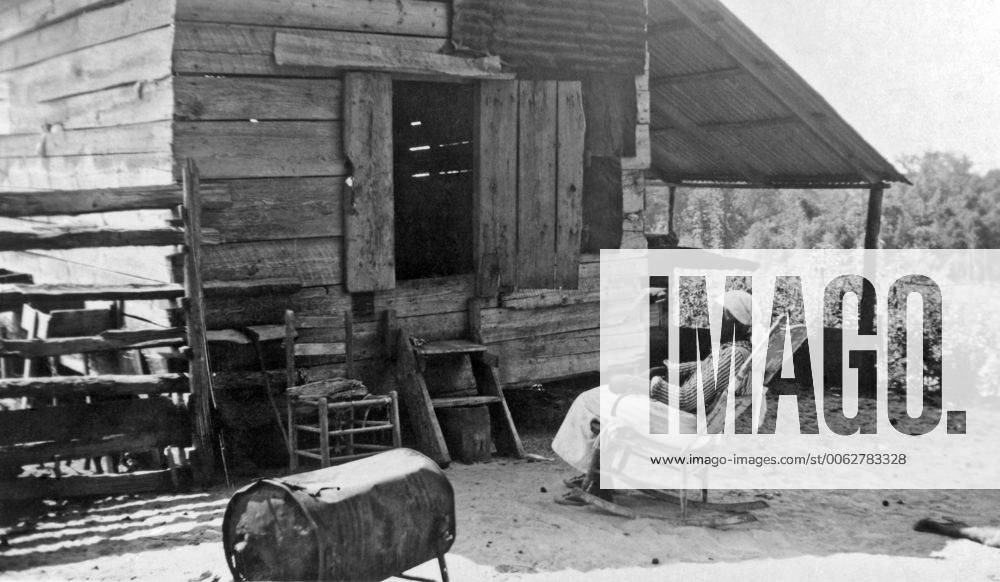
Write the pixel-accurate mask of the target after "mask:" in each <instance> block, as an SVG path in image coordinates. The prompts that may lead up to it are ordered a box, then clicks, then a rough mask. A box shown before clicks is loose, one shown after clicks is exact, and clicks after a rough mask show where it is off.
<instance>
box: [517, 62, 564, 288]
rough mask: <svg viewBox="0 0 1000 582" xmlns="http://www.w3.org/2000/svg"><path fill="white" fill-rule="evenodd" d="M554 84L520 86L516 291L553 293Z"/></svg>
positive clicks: (526, 83) (555, 161)
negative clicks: (548, 290) (538, 289)
mask: <svg viewBox="0 0 1000 582" xmlns="http://www.w3.org/2000/svg"><path fill="white" fill-rule="evenodd" d="M556 88H557V83H556V82H553V81H520V82H519V94H520V110H519V119H518V126H519V136H520V137H519V140H518V204H517V206H518V223H517V225H518V226H517V228H518V234H517V240H518V257H517V258H518V261H517V286H518V287H522V288H523V287H542V288H552V287H555V286H556V285H553V282H554V274H555V273H554V269H555V237H556V232H555V229H556V165H557V159H556V143H557V142H556V139H557V132H556V121H557V107H558V105H557V103H558V93H557V89H556Z"/></svg>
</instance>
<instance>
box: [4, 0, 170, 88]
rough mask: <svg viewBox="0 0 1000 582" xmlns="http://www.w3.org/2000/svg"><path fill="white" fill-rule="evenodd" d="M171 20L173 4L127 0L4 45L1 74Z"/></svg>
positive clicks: (155, 0) (150, 0)
mask: <svg viewBox="0 0 1000 582" xmlns="http://www.w3.org/2000/svg"><path fill="white" fill-rule="evenodd" d="M0 18H3V17H2V16H0ZM173 20H174V5H173V2H164V1H163V0H129V1H128V2H123V3H119V4H114V5H110V6H108V7H106V8H104V9H101V10H91V11H88V12H84V13H81V14H80V15H78V16H76V17H73V18H67V19H65V20H61V21H59V22H57V23H55V24H53V25H51V26H46V27H45V28H42V29H40V30H36V31H33V32H29V33H26V34H22V35H20V36H18V37H17V38H14V39H11V40H9V41H7V42H6V43H4V45H3V50H0V71H6V70H9V69H14V68H18V67H23V66H26V65H31V64H34V63H37V62H39V61H44V60H46V59H50V58H52V57H56V56H59V55H63V54H66V53H69V52H72V51H76V50H80V49H84V48H88V47H91V46H94V45H98V44H101V43H106V42H109V41H112V40H116V39H119V38H123V37H126V36H131V35H133V34H137V33H140V32H144V31H147V30H151V29H154V28H159V27H161V26H167V25H169V24H172V23H173Z"/></svg>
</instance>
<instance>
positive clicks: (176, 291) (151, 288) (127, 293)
mask: <svg viewBox="0 0 1000 582" xmlns="http://www.w3.org/2000/svg"><path fill="white" fill-rule="evenodd" d="M183 295H184V291H183V289H181V287H180V285H106V286H90V285H0V305H5V306H6V305H18V304H24V303H31V302H34V301H42V302H47V301H57V300H58V301H83V300H89V301H111V300H116V299H132V300H153V299H177V298H178V297H182V296H183Z"/></svg>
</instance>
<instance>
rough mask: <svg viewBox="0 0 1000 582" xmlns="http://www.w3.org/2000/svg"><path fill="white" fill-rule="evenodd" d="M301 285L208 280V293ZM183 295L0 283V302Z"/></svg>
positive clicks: (161, 289)
mask: <svg viewBox="0 0 1000 582" xmlns="http://www.w3.org/2000/svg"><path fill="white" fill-rule="evenodd" d="M301 288H302V283H301V281H299V280H298V279H292V278H275V279H260V280H256V281H208V282H206V283H205V287H204V291H205V296H206V297H243V296H253V295H272V294H291V293H294V292H295V291H298V290H299V289H301ZM181 297H184V286H183V285H175V284H169V283H165V284H161V285H13V284H7V285H0V306H15V305H23V304H25V303H31V302H33V301H50V300H59V301H77V300H81V301H82V300H88V301H114V300H133V301H147V300H156V299H179V298H181Z"/></svg>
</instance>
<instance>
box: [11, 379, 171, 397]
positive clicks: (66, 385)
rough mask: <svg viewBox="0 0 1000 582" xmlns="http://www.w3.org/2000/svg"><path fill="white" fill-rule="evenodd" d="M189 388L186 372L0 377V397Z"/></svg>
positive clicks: (165, 390)
mask: <svg viewBox="0 0 1000 582" xmlns="http://www.w3.org/2000/svg"><path fill="white" fill-rule="evenodd" d="M189 390H190V384H189V381H188V376H187V374H151V375H118V376H52V377H38V378H8V379H5V380H0V398H19V397H22V396H38V397H52V398H61V397H64V396H70V395H74V394H100V395H102V396H103V395H110V394H115V395H117V394H166V393H174V392H177V393H184V392H188V391H189Z"/></svg>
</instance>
